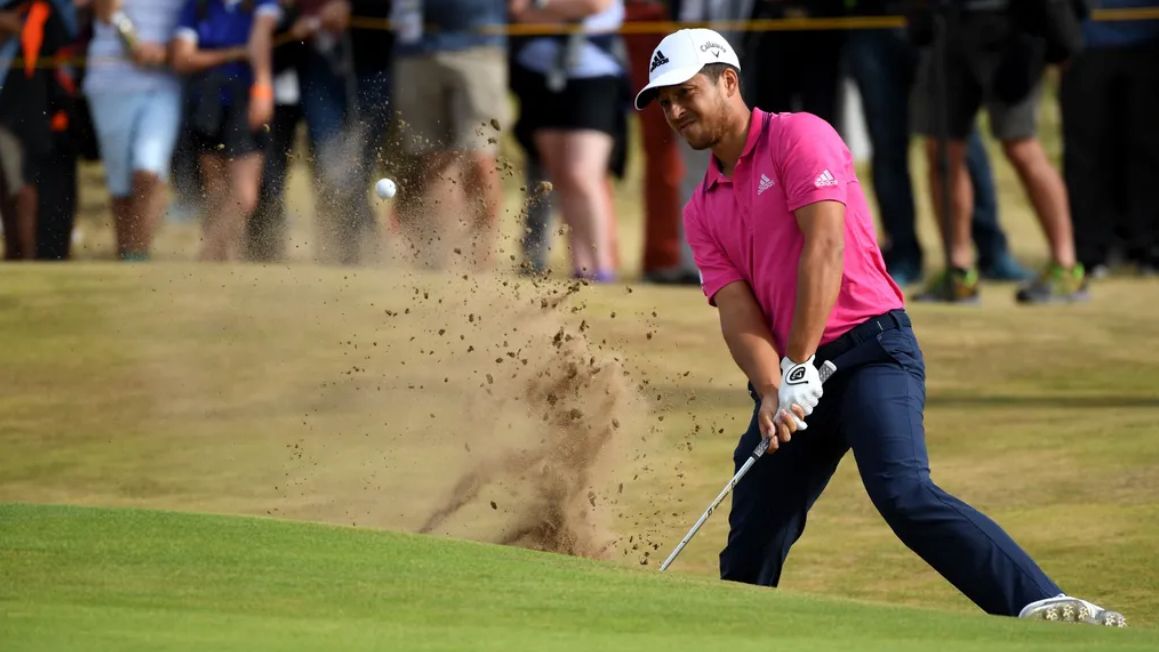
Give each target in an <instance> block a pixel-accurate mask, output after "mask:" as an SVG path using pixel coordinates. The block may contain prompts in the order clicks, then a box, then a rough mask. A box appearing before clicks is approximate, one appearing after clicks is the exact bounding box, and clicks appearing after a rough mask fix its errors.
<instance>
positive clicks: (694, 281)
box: [644, 267, 700, 285]
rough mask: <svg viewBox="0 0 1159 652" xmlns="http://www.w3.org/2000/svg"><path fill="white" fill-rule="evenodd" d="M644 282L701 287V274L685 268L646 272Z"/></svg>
mask: <svg viewBox="0 0 1159 652" xmlns="http://www.w3.org/2000/svg"><path fill="white" fill-rule="evenodd" d="M644 282H645V283H653V284H655V285H700V272H699V271H697V270H695V269H688V268H685V267H677V268H668V269H655V270H652V271H650V272H644Z"/></svg>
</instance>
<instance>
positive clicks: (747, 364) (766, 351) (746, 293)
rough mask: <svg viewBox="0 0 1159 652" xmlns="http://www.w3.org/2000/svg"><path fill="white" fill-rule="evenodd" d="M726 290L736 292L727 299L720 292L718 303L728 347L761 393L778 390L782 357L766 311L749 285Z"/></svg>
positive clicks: (722, 331)
mask: <svg viewBox="0 0 1159 652" xmlns="http://www.w3.org/2000/svg"><path fill="white" fill-rule="evenodd" d="M738 285H742V284H738ZM726 291H727V292H729V293H731V294H733V295H735V296H732V297H729V298H728V299H727V300H724V299H722V298H721V297H720V296H719V295H718V297H717V305H718V306H719V307H720V330H721V333H722V334H723V335H724V341H725V344H727V345H728V351H729V353H730V354H732V359H733V360H734V361H735V362H736V364H737V366H738V367H740V369H741V371H743V372H744V373H745V376H747V377H748V379H749V382H750V383H752V385H753V387H754V388H755V389H756V390H757V392H758V393H759V394H762V395H763V394H766V393H770V392H771V393H774V394H775V393H776V391H777V387H778V385H780V380H781V371H780V358H779V356H778V355H777V349H776V347H775V346H774V345H773V336H772V334H771V333H770V332H769V327H768V325H767V324H766V323H765V315H764V313H762V312H761V310H760V306H759V305H758V304H757V302H756V299H755V298H753V297H752V292H751V290H749V288H748V286H747V285H743V287H736V288H734V287H732V286H730V287H728V288H725V289H724V290H722V291H721V292H722V293H724V292H726Z"/></svg>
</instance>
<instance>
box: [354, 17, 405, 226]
mask: <svg viewBox="0 0 1159 652" xmlns="http://www.w3.org/2000/svg"><path fill="white" fill-rule="evenodd" d="M390 5H391V3H390V1H389V0H353V2H352V3H351V10H352V12H353V14H354V15H355V16H358V17H359V18H361V19H363V20H381V21H382V23H381V24H382V26H383V27H385V26H386V25H388V24H389V19H390ZM350 45H351V52H352V53H353V57H354V79H355V88H356V91H357V92H356V97H355V113H356V116H357V117H356V122H357V126H358V128H357V131H356V134H357V135H358V138H357V139H356V142H360V143H361V144H362V150H361V151H362V158H361V166H360V172H361V175H360V177H359V178H360V180H361V182H362V183H359V184H357V185H356V186H355V188H354V190H355V192H359V193H361V194H362V197H363V200H362V201H361V202H359V204H358V206H359V210H361V211H363V213H362V216H361V219H360V221H359V224H360V226H361V227H362V228H363V229H365V230H369V231H370V232H371V233H373V234H374V235H375V238H374V241H375V244H377V242H378V241H379V240H378V222H377V221H376V220H375V216H374V213H373V211H371V209H370V204H369V203H368V202H367V201H365V196H366V189H367V188H370V187H371V186H372V185H373V184H374V180H375V179H376V178H377V177H378V176H379V174H378V173H379V171H380V170H382V168H383V167H384V164H385V163H386V162H387V161H386V159H385V158H384V156H383V146H384V145H385V143H386V135H387V134H388V133H389V132H390V128H391V124H392V123H393V122H394V120H393V118H394V107H393V105H392V102H393V98H392V93H391V91H392V81H391V66H392V65H393V62H394V33H393V32H390V31H384V30H381V29H372V28H363V29H354V30H351V32H350ZM391 171H392V172H393V168H391Z"/></svg>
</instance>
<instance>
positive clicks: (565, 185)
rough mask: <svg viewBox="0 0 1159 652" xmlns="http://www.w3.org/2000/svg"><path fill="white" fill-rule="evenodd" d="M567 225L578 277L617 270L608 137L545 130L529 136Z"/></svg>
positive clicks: (599, 275) (600, 275)
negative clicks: (608, 185)
mask: <svg viewBox="0 0 1159 652" xmlns="http://www.w3.org/2000/svg"><path fill="white" fill-rule="evenodd" d="M532 138H533V140H534V142H535V148H536V150H537V151H538V152H539V155H540V157H541V160H542V161H543V167H544V169H545V170H546V172H547V175H548V177H549V178H550V179H551V181H552V184H553V185H554V192H555V196H556V199H557V206H558V207H559V210H560V213H561V214H562V215H563V220H564V222H565V223H566V224H567V225H568V229H569V233H568V239H569V245H570V248H571V260H572V269H573V270H574V271H575V273H576V275H578V276H583V277H588V278H604V277H605V276H606V275H611V274H612V273H613V270H615V268H616V261H615V251H614V250H615V248H614V245H613V238H612V231H613V226H612V225H613V217H612V198H611V195H610V194H609V193H608V188H607V184H608V160H609V159H610V158H611V155H612V146H613V140H612V137H611V136H610V135H608V134H606V133H604V132H601V131H596V130H594V129H557V128H544V129H539V130H537V131H536V132H535V133H534V134H532Z"/></svg>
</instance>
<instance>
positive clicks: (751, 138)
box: [707, 107, 767, 188]
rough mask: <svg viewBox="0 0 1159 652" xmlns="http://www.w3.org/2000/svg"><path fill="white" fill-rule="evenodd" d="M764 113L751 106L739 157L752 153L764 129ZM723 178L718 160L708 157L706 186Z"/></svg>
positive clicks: (714, 183) (710, 185) (711, 185)
mask: <svg viewBox="0 0 1159 652" xmlns="http://www.w3.org/2000/svg"><path fill="white" fill-rule="evenodd" d="M766 115H767V114H766V113H765V112H764V111H761V110H760V109H758V108H756V107H753V111H752V117H750V118H749V133H748V137H747V138H746V139H745V143H744V150H742V151H741V153H740V158H742V159H743V158H747V157H748V156H749V155H750V154H752V152H753V149H755V148H756V146H757V141H758V140H760V137H761V133H762V132H764V129H765V116H766ZM737 160H738V161H739V160H740V159H737ZM733 171H734V173H735V171H736V168H733ZM724 178H725V176H724V173H723V172H721V171H720V162H718V161H717V160H716V157H715V156H712V157H710V159H709V162H708V184H707V187H708V188H711V187H713V186H715V185H716V184H717V183H718V182H720V181H721V180H722V179H724Z"/></svg>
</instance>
